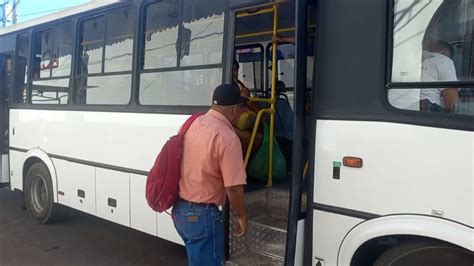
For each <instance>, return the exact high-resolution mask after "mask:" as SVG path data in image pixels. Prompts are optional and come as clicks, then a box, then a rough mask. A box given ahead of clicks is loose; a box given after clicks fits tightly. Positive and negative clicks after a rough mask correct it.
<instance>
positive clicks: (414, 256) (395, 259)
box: [374, 241, 474, 266]
mask: <svg viewBox="0 0 474 266" xmlns="http://www.w3.org/2000/svg"><path fill="white" fill-rule="evenodd" d="M473 262H474V253H473V252H471V251H469V250H467V249H463V248H459V247H456V246H453V245H449V244H444V243H442V242H437V241H423V242H419V241H417V242H406V243H403V244H400V245H398V246H395V247H392V248H390V249H388V250H387V251H385V252H384V253H382V255H381V256H380V257H379V258H378V259H377V260H376V261H375V263H374V266H400V265H431V266H436V265H443V266H447V265H457V266H461V265H466V266H472V263H473Z"/></svg>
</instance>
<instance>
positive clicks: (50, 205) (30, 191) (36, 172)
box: [24, 163, 60, 224]
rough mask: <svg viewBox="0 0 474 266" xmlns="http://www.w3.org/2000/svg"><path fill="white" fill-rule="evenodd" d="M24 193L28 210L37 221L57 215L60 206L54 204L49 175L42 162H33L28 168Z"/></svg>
mask: <svg viewBox="0 0 474 266" xmlns="http://www.w3.org/2000/svg"><path fill="white" fill-rule="evenodd" d="M24 195H25V205H26V208H27V209H28V212H29V213H30V214H31V216H33V218H34V219H35V220H37V221H38V222H39V223H41V224H46V223H49V222H52V221H53V220H54V219H55V218H56V217H57V216H58V215H59V212H60V210H59V209H60V206H59V205H57V204H54V198H53V183H52V181H51V175H50V174H49V171H48V168H46V166H45V165H44V164H43V163H35V164H33V165H32V166H31V167H30V169H29V170H28V173H27V174H26V180H25V191H24Z"/></svg>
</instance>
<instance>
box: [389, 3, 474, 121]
mask: <svg viewBox="0 0 474 266" xmlns="http://www.w3.org/2000/svg"><path fill="white" fill-rule="evenodd" d="M412 1H415V0H412ZM395 2H396V0H389V3H388V11H387V14H388V15H387V38H386V41H387V45H386V47H387V51H386V72H385V88H384V93H383V96H384V97H383V100H382V101H383V102H382V104H383V105H384V106H385V109H386V110H387V111H389V112H391V113H395V114H397V113H398V114H404V115H407V116H410V117H414V118H418V119H417V121H424V122H423V123H414V124H420V125H421V124H424V123H425V122H430V124H434V127H445V126H443V124H442V121H443V120H445V119H449V120H455V121H459V124H464V123H465V122H467V123H469V122H471V123H472V119H473V118H474V114H473V115H463V114H452V113H437V112H423V111H413V110H405V109H399V108H396V107H395V106H393V105H392V104H391V103H390V101H389V98H388V92H389V91H390V89H407V90H409V89H414V88H417V89H418V88H419V89H436V88H471V89H473V90H474V79H473V80H470V81H450V82H446V81H441V82H422V81H418V82H392V73H393V72H392V71H393V57H394V48H395V47H394V26H395V25H394V23H395V7H396V6H395V4H396V3H395ZM438 11H439V10H437V12H438ZM437 12H435V14H433V17H434V16H435V15H436V14H437ZM431 19H432V18H431ZM429 25H431V21H430V23H429ZM429 25H428V27H429ZM471 126H472V125H471ZM471 130H472V129H471Z"/></svg>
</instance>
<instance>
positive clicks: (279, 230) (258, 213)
mask: <svg viewBox="0 0 474 266" xmlns="http://www.w3.org/2000/svg"><path fill="white" fill-rule="evenodd" d="M245 200H246V207H247V216H248V220H249V227H248V231H247V234H246V235H245V236H244V237H236V236H234V232H235V229H236V220H235V218H234V217H233V216H232V214H231V220H230V257H231V259H230V261H229V263H237V264H228V265H279V264H278V263H280V264H281V263H283V260H284V257H285V247H286V228H287V223H288V221H287V215H288V200H289V192H288V191H284V190H277V189H264V190H259V191H254V192H251V193H247V194H245ZM275 263H276V264H275Z"/></svg>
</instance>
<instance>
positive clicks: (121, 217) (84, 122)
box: [10, 109, 187, 244]
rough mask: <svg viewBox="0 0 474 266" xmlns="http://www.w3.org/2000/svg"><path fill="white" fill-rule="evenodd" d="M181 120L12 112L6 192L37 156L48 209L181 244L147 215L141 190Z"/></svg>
mask: <svg viewBox="0 0 474 266" xmlns="http://www.w3.org/2000/svg"><path fill="white" fill-rule="evenodd" d="M186 117H187V116H185V115H165V114H149V113H148V114H145V113H112V112H80V111H57V110H20V109H12V110H11V118H10V121H11V123H10V130H11V131H10V132H12V130H13V128H15V134H14V135H11V137H10V141H11V147H12V148H13V149H14V150H11V151H10V152H11V158H12V160H11V167H12V171H13V173H14V175H13V176H12V188H17V189H19V190H22V189H23V184H22V175H21V173H22V168H23V165H24V163H25V161H26V159H27V158H29V157H30V156H36V157H38V158H40V159H41V160H42V161H43V162H45V163H46V165H47V166H48V169H50V171H51V173H52V177H53V182H54V185H53V187H54V188H55V191H54V196H55V202H59V203H61V204H63V205H66V206H69V207H72V208H74V209H78V210H81V211H84V212H86V213H90V214H93V215H97V216H99V217H101V218H104V219H107V220H110V221H113V222H116V223H119V224H122V225H125V226H129V227H132V228H135V229H137V230H140V231H143V232H145V233H148V234H152V235H156V236H158V237H161V238H164V239H167V240H170V241H173V242H175V243H179V244H182V240H181V239H180V237H179V235H178V234H177V232H176V230H175V229H174V225H173V221H172V219H171V216H170V215H168V214H166V213H161V214H159V213H155V212H154V211H152V210H151V209H150V208H149V207H148V205H147V202H146V199H145V184H146V174H147V171H148V170H149V169H150V168H151V166H152V165H153V163H154V161H155V159H156V156H157V155H158V153H159V152H160V150H161V147H162V145H163V144H164V143H165V142H166V141H167V140H168V138H169V137H170V136H172V135H175V134H176V133H177V132H178V129H179V127H180V126H181V125H182V123H183V122H184V121H185V119H186ZM65 138H66V140H67V139H68V138H69V141H64V140H65ZM32 147H37V148H34V149H31V148H32ZM18 149H20V150H28V149H31V150H30V151H28V153H24V152H18V151H16V150H18ZM91 150H94V152H93V153H91V152H90V151H91ZM44 151H47V152H48V153H46V152H44ZM50 157H52V158H53V161H51V159H50ZM53 162H54V164H53ZM17 169H18V170H17ZM56 172H57V176H58V179H57V185H56V181H55V180H56ZM56 187H57V190H56ZM58 191H60V192H61V193H60V194H58ZM58 197H59V198H58ZM111 205H112V206H111ZM113 205H115V207H113Z"/></svg>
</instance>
